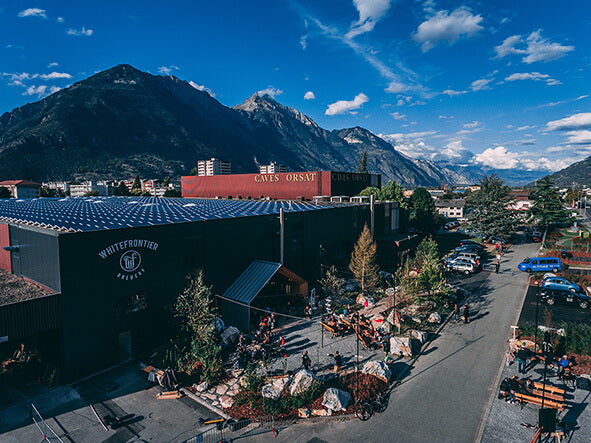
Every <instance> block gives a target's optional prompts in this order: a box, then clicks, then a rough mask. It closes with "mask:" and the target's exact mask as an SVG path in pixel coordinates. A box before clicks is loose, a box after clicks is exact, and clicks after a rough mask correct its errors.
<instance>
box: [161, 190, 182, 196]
mask: <svg viewBox="0 0 591 443" xmlns="http://www.w3.org/2000/svg"><path fill="white" fill-rule="evenodd" d="M164 197H182V195H181V191H179V190H178V189H167V190H166V191H164Z"/></svg>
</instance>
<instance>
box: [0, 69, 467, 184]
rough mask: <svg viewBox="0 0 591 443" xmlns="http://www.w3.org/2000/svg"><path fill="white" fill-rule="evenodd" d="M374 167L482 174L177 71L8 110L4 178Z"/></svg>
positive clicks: (116, 80)
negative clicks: (215, 165)
mask: <svg viewBox="0 0 591 443" xmlns="http://www.w3.org/2000/svg"><path fill="white" fill-rule="evenodd" d="M365 151H366V152H367V153H368V169H369V170H370V172H374V173H381V174H382V175H383V176H384V177H383V180H384V182H385V181H387V180H388V179H393V180H395V181H397V182H399V183H401V184H403V185H404V186H439V185H441V184H445V183H453V184H457V183H472V182H474V181H475V179H474V177H473V176H472V175H471V174H469V173H467V172H466V171H454V170H452V169H451V168H446V167H441V166H439V165H438V164H436V163H433V162H429V161H424V160H411V159H409V158H407V157H405V156H404V155H402V154H400V153H399V152H398V151H396V150H395V149H394V147H393V146H392V145H391V144H389V143H388V142H386V141H384V140H383V139H381V138H379V137H378V136H376V135H375V134H373V133H372V132H370V131H368V130H366V129H363V128H360V127H355V128H350V129H341V130H333V131H328V130H325V129H323V128H321V127H319V126H318V125H317V124H316V123H315V122H314V121H313V120H312V119H311V118H309V117H308V116H306V115H304V114H302V113H300V112H299V111H297V110H296V109H293V108H289V107H286V106H283V105H281V104H280V103H278V102H277V101H275V100H274V99H272V98H270V97H268V96H263V97H261V96H259V95H258V94H254V95H252V96H251V97H249V98H248V99H247V100H246V101H245V102H244V103H242V104H241V105H239V106H234V107H233V108H229V107H226V106H224V105H222V104H221V103H220V102H218V101H217V100H215V99H214V98H213V97H211V96H210V95H209V94H208V93H207V92H204V91H200V90H197V89H195V88H194V87H193V86H191V84H189V83H188V82H186V81H183V80H180V79H178V78H176V77H174V76H154V75H151V74H148V73H144V72H142V71H139V70H137V69H135V68H133V67H132V66H129V65H118V66H115V67H113V68H111V69H109V70H106V71H103V72H100V73H98V74H96V75H93V76H92V77H89V78H87V79H85V80H82V81H80V82H77V83H75V84H73V85H72V86H70V87H69V88H66V89H63V90H61V91H58V92H56V93H54V94H52V95H50V96H48V97H46V98H44V99H42V100H40V101H38V102H35V103H31V104H27V105H25V106H22V107H19V108H17V109H15V110H13V111H12V112H7V113H4V114H3V115H2V116H0V179H9V178H26V179H31V180H37V181H43V180H65V179H73V178H76V179H99V178H123V177H130V176H133V175H135V174H139V175H140V176H142V177H146V178H147V177H164V176H178V175H182V174H187V173H188V172H189V171H190V169H192V168H193V167H194V166H195V165H196V164H197V161H198V160H199V159H206V158H211V157H219V158H222V159H225V160H229V161H231V162H232V170H233V172H235V173H246V172H255V171H257V170H258V166H259V165H260V164H266V163H269V162H271V161H276V162H278V163H281V164H285V165H286V166H287V167H288V169H290V170H293V171H297V170H341V171H351V170H356V169H357V165H358V161H359V157H360V155H361V153H362V152H365Z"/></svg>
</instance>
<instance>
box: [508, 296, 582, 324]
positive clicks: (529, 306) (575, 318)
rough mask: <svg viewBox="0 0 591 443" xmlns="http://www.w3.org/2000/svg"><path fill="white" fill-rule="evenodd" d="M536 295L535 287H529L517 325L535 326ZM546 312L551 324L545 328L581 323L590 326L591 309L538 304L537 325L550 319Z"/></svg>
mask: <svg viewBox="0 0 591 443" xmlns="http://www.w3.org/2000/svg"><path fill="white" fill-rule="evenodd" d="M537 293H538V287H537V286H530V287H529V289H528V291H527V295H526V296H525V301H524V303H523V307H522V308H521V314H520V315H519V324H523V323H529V324H532V325H534V324H536V305H537V303H536V302H537ZM546 312H549V313H550V314H549V315H551V324H550V325H547V326H549V327H552V328H558V327H560V324H561V323H562V322H582V323H588V324H591V309H580V308H579V307H578V306H571V305H560V304H555V305H553V306H550V305H548V304H546V303H543V302H540V304H539V307H538V323H539V324H544V323H545V320H546V317H548V319H550V317H549V316H548V314H546Z"/></svg>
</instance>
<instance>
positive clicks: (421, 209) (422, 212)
mask: <svg viewBox="0 0 591 443" xmlns="http://www.w3.org/2000/svg"><path fill="white" fill-rule="evenodd" d="M409 209H410V216H409V222H410V224H411V226H414V227H415V228H417V229H418V230H419V231H421V232H424V233H427V234H429V233H432V232H435V231H436V230H437V227H438V221H439V217H438V215H437V213H436V211H435V202H434V201H433V198H432V197H431V194H429V192H428V191H427V190H426V189H425V188H416V189H415V190H414V191H413V193H412V195H411V196H410V200H409Z"/></svg>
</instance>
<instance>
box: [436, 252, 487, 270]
mask: <svg viewBox="0 0 591 443" xmlns="http://www.w3.org/2000/svg"><path fill="white" fill-rule="evenodd" d="M457 260H466V261H469V262H470V263H472V264H474V265H475V266H477V267H478V266H480V260H476V259H475V258H473V257H469V256H465V255H462V254H452V255H450V256H449V257H447V258H445V259H444V260H443V263H444V264H445V265H446V266H449V265H450V264H451V263H453V262H455V261H457Z"/></svg>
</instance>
